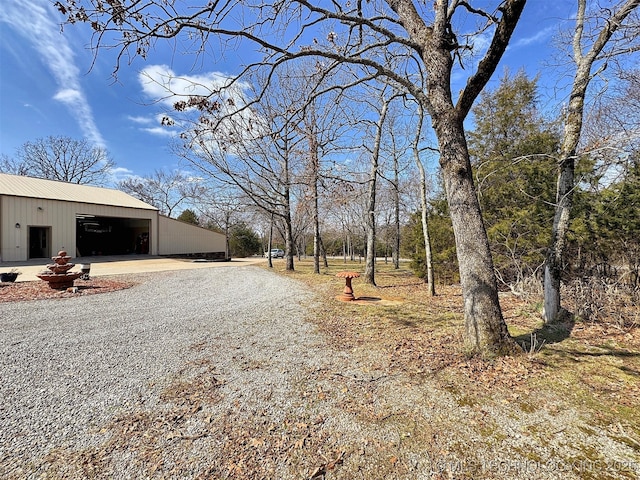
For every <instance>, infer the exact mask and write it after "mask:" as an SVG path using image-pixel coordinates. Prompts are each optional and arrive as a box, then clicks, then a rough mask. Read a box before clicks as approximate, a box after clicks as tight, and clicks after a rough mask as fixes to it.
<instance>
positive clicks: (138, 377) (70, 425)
mask: <svg viewBox="0 0 640 480" xmlns="http://www.w3.org/2000/svg"><path fill="white" fill-rule="evenodd" d="M142 280H143V282H142V283H141V284H139V285H137V286H135V287H134V288H131V289H128V290H122V291H118V292H114V293H110V294H106V295H93V296H86V297H83V298H72V299H68V300H53V301H51V300H41V301H31V302H18V303H13V304H7V303H5V304H0V329H1V330H2V338H1V341H0V398H2V402H0V418H1V421H0V476H1V477H3V478H6V477H7V476H9V477H11V476H14V477H16V478H19V477H21V476H22V475H26V474H32V475H33V476H35V475H37V474H42V473H43V469H44V468H45V467H44V466H43V465H42V459H43V458H44V457H45V456H46V455H47V454H49V453H50V452H52V451H54V450H56V449H72V450H79V449H83V448H86V447H88V446H91V445H97V444H99V442H101V441H103V438H102V437H103V436H104V435H100V429H101V428H103V427H104V426H105V425H107V424H108V422H109V421H110V420H111V419H112V418H114V417H117V416H118V415H120V414H122V413H123V412H124V411H127V410H128V409H131V408H133V407H134V406H138V408H139V406H140V405H143V406H144V408H151V407H152V406H153V404H154V403H157V402H158V392H159V391H161V390H162V388H164V387H166V386H167V385H169V384H170V382H171V381H172V379H173V378H174V377H173V376H174V375H175V374H176V372H178V371H179V370H180V369H181V368H182V367H183V366H184V365H185V364H187V363H188V362H189V361H191V360H193V359H195V358H197V357H198V356H199V355H200V354H201V352H199V349H198V348H197V346H198V345H200V346H203V345H207V348H208V349H209V351H212V352H213V353H214V354H215V356H216V371H217V372H219V374H221V375H222V376H223V377H224V382H225V383H228V384H229V385H231V386H233V385H234V383H235V384H236V386H239V382H243V383H245V384H246V385H247V388H246V389H237V390H238V391H237V392H235V393H234V392H233V391H232V390H231V391H229V392H227V395H226V396H227V400H230V401H232V400H233V397H234V396H236V395H237V396H241V395H242V393H241V390H243V391H244V394H245V395H249V394H251V393H250V388H249V383H250V382H251V381H254V380H256V378H250V377H260V379H261V381H262V387H260V390H259V391H258V393H261V394H264V393H265V392H267V391H274V390H277V391H283V390H286V388H287V384H288V382H289V381H291V378H292V376H291V375H290V373H289V372H293V371H295V370H296V369H297V368H298V367H300V366H301V365H303V364H304V365H305V366H306V367H309V366H310V365H312V364H313V363H314V362H315V360H314V358H317V356H316V355H314V350H316V349H317V348H318V346H317V342H318V337H317V335H316V334H314V332H313V327H311V326H310V325H309V324H307V323H305V322H304V316H305V311H306V308H305V305H307V304H308V303H309V302H310V301H312V298H311V295H310V294H309V293H308V292H306V291H305V290H303V289H302V288H301V287H300V286H299V285H297V284H296V283H294V282H292V281H289V280H288V279H286V278H282V277H278V276H276V275H274V274H272V273H270V272H266V271H264V270H261V269H259V268H253V267H240V268H220V269H206V270H188V271H180V272H165V273H156V274H146V275H143V276H142ZM261 362H262V363H265V364H266V363H268V368H269V375H268V376H266V377H265V375H264V372H263V371H261V370H259V369H257V368H256V369H240V370H242V371H243V373H242V377H243V378H240V374H239V373H238V371H239V368H238V367H239V366H240V367H242V365H245V366H246V364H249V363H251V364H255V365H258V364H260V363H261ZM255 393H256V392H254V394H255ZM272 394H273V392H272ZM132 476H135V475H134V474H133V473H132Z"/></svg>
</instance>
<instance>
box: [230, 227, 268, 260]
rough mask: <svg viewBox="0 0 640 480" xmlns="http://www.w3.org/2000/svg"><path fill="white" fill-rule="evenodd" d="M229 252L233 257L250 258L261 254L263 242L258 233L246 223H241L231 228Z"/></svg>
mask: <svg viewBox="0 0 640 480" xmlns="http://www.w3.org/2000/svg"><path fill="white" fill-rule="evenodd" d="M229 250H230V253H231V256H232V257H240V258H243V257H249V256H251V255H255V254H256V253H260V251H261V250H262V242H261V241H260V237H259V236H258V234H257V233H256V232H254V231H253V230H252V229H250V228H249V227H248V226H247V225H246V224H245V223H240V224H238V225H236V226H234V227H232V228H231V235H230V237H229Z"/></svg>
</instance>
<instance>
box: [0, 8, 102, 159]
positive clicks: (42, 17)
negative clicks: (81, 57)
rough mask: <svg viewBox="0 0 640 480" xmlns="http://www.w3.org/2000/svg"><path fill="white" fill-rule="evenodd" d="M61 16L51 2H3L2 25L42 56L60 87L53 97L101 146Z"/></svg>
mask: <svg viewBox="0 0 640 480" xmlns="http://www.w3.org/2000/svg"><path fill="white" fill-rule="evenodd" d="M57 19H59V13H58V12H57V11H56V10H55V9H54V8H53V4H52V3H51V2H49V1H48V0H4V1H3V5H2V9H0V22H4V23H7V24H9V25H10V26H11V27H12V28H13V30H14V31H15V32H16V33H18V34H19V35H21V36H22V37H23V38H24V39H25V40H26V41H27V42H29V43H30V44H31V45H32V47H33V48H34V49H35V50H36V51H37V52H38V53H39V54H40V57H41V58H42V61H43V62H44V64H45V65H46V66H47V67H48V69H49V70H50V71H51V73H52V75H53V77H54V78H55V81H56V84H57V86H58V88H59V90H58V92H57V93H56V94H55V96H54V98H55V99H56V100H59V101H61V102H62V103H64V104H65V105H66V106H67V108H68V109H69V111H70V112H71V113H72V115H73V116H74V117H75V118H76V119H77V121H78V124H79V126H80V128H81V130H82V131H83V132H84V135H85V137H86V138H87V139H88V140H89V141H90V142H91V143H93V144H95V145H96V146H98V147H102V148H105V141H104V139H103V138H102V135H101V133H100V131H99V129H98V127H97V125H96V123H95V120H94V117H93V113H92V111H91V106H90V104H89V102H88V100H87V98H86V96H85V94H84V92H83V90H82V87H81V85H80V70H79V68H78V66H77V65H76V64H75V60H74V52H73V49H72V48H71V45H70V44H69V42H68V39H67V38H66V37H65V36H64V35H62V34H61V32H60V26H59V24H58V22H57Z"/></svg>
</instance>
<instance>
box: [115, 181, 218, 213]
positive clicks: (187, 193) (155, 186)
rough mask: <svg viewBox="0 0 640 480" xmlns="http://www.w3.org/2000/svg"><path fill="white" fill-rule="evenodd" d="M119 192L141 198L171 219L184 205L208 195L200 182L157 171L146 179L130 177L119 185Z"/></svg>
mask: <svg viewBox="0 0 640 480" xmlns="http://www.w3.org/2000/svg"><path fill="white" fill-rule="evenodd" d="M117 187H118V190H122V191H123V192H125V193H128V194H129V195H132V196H134V197H136V198H139V199H140V200H142V201H143V202H146V203H148V204H149V205H153V206H154V207H156V208H157V209H158V210H159V211H160V213H162V214H163V215H166V216H168V217H170V216H171V215H173V214H174V213H176V212H175V211H176V209H177V208H178V207H179V206H180V205H183V204H184V203H187V202H190V201H199V200H200V199H202V198H203V197H205V194H206V187H204V186H203V185H202V184H201V182H200V180H199V179H197V178H191V177H189V176H188V175H187V174H185V173H183V172H180V171H178V170H174V171H173V172H167V171H164V170H156V171H155V172H154V173H153V174H152V175H149V176H146V177H129V178H127V179H125V180H121V181H120V182H118V184H117Z"/></svg>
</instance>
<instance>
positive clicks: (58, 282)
mask: <svg viewBox="0 0 640 480" xmlns="http://www.w3.org/2000/svg"><path fill="white" fill-rule="evenodd" d="M70 258H71V257H70V256H68V255H67V252H65V251H64V250H61V251H59V252H58V256H56V257H52V258H51V260H53V261H54V262H55V263H53V264H51V265H47V269H48V270H45V271H43V272H40V273H38V274H37V275H36V277H38V278H39V279H40V280H44V281H45V282H47V283H49V287H50V288H52V289H54V290H66V289H67V288H70V287H73V282H74V281H75V280H76V279H78V278H79V277H80V276H81V275H82V272H69V270H71V269H72V268H73V267H74V266H75V264H74V263H69V259H70Z"/></svg>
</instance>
